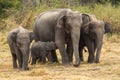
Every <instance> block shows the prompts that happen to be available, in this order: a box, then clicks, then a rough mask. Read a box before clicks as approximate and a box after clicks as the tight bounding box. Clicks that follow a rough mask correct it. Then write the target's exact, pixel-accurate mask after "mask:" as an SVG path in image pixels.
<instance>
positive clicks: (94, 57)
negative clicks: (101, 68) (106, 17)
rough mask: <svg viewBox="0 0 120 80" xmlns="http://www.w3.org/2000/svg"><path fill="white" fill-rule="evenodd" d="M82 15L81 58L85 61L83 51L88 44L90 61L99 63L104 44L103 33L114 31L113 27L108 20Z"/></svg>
mask: <svg viewBox="0 0 120 80" xmlns="http://www.w3.org/2000/svg"><path fill="white" fill-rule="evenodd" d="M82 17H83V25H82V28H81V36H80V43H79V52H80V59H81V61H83V53H82V51H83V48H84V46H86V47H87V49H88V52H89V57H88V62H89V63H93V62H95V63H98V62H99V58H100V53H101V48H102V44H103V35H104V34H105V33H108V32H112V27H111V25H110V24H109V23H107V22H103V21H99V20H97V19H96V18H95V16H92V15H89V14H82ZM95 53H96V54H95Z"/></svg>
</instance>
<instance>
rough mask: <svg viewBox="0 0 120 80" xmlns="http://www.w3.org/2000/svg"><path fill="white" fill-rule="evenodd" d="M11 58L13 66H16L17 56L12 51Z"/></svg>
mask: <svg viewBox="0 0 120 80" xmlns="http://www.w3.org/2000/svg"><path fill="white" fill-rule="evenodd" d="M12 60H13V68H18V66H17V56H16V54H14V53H12Z"/></svg>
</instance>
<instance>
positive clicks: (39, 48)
mask: <svg viewBox="0 0 120 80" xmlns="http://www.w3.org/2000/svg"><path fill="white" fill-rule="evenodd" d="M55 49H56V45H55V43H54V42H52V41H51V42H43V41H37V42H34V43H33V44H32V46H31V58H32V63H31V65H33V64H36V61H37V60H38V59H41V60H42V63H45V62H46V57H47V59H48V61H49V62H52V56H51V53H50V51H51V50H55Z"/></svg>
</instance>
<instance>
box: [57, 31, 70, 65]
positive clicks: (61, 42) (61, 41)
mask: <svg viewBox="0 0 120 80" xmlns="http://www.w3.org/2000/svg"><path fill="white" fill-rule="evenodd" d="M64 35H65V34H64V32H63V31H61V30H59V29H56V31H55V44H56V46H57V48H58V49H59V51H60V55H61V58H62V65H64V66H67V65H69V60H68V55H67V53H66V50H65V36H64Z"/></svg>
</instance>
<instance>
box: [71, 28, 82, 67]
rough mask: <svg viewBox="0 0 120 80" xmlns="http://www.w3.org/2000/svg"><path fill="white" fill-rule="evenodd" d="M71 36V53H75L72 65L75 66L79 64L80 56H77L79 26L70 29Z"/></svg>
mask: <svg viewBox="0 0 120 80" xmlns="http://www.w3.org/2000/svg"><path fill="white" fill-rule="evenodd" d="M71 38H72V42H73V50H74V51H73V53H74V55H75V64H74V66H75V67H77V66H79V64H80V58H79V50H78V46H79V39H80V28H78V27H74V28H73V29H72V31H71Z"/></svg>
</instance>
